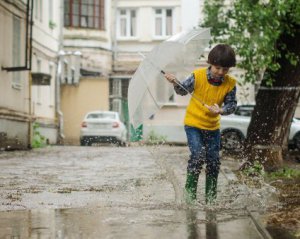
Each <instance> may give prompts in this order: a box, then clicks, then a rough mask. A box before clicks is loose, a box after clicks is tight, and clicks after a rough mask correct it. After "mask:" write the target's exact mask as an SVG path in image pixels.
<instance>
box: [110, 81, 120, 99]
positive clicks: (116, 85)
mask: <svg viewBox="0 0 300 239" xmlns="http://www.w3.org/2000/svg"><path fill="white" fill-rule="evenodd" d="M121 83H122V82H121V79H113V81H112V95H113V96H120V97H121V96H122V95H121V94H122V91H121V90H122V88H121Z"/></svg>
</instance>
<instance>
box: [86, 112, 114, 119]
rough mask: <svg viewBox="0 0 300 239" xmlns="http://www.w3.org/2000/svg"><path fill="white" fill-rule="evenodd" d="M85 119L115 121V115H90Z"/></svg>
mask: <svg viewBox="0 0 300 239" xmlns="http://www.w3.org/2000/svg"><path fill="white" fill-rule="evenodd" d="M87 119H116V114H115V113H92V114H89V115H88V116H87Z"/></svg>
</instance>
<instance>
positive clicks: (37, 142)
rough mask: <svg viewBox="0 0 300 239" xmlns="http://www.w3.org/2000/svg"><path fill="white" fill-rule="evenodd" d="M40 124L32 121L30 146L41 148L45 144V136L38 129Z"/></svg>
mask: <svg viewBox="0 0 300 239" xmlns="http://www.w3.org/2000/svg"><path fill="white" fill-rule="evenodd" d="M39 128H40V125H39V124H38V123H33V138H32V142H31V146H32V148H42V147H45V146H46V138H45V137H44V136H43V135H41V133H40V131H39Z"/></svg>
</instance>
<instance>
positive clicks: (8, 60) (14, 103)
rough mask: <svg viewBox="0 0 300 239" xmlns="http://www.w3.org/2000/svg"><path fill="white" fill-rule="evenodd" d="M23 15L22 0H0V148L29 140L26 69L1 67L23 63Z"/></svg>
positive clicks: (24, 17)
mask: <svg viewBox="0 0 300 239" xmlns="http://www.w3.org/2000/svg"><path fill="white" fill-rule="evenodd" d="M25 19H26V5H25V2H24V1H21V0H19V1H14V3H10V2H8V1H0V29H1V34H0V149H2V148H27V146H28V143H29V142H28V141H29V130H28V127H29V120H30V115H29V81H28V79H29V77H28V76H29V74H28V71H11V72H9V71H6V70H4V69H3V68H5V67H18V66H24V65H25V27H26V21H25Z"/></svg>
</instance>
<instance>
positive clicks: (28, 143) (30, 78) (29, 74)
mask: <svg viewBox="0 0 300 239" xmlns="http://www.w3.org/2000/svg"><path fill="white" fill-rule="evenodd" d="M31 85H32V76H31V71H29V72H28V115H29V119H28V142H27V148H28V149H31V142H32V125H31V124H32V114H31Z"/></svg>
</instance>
